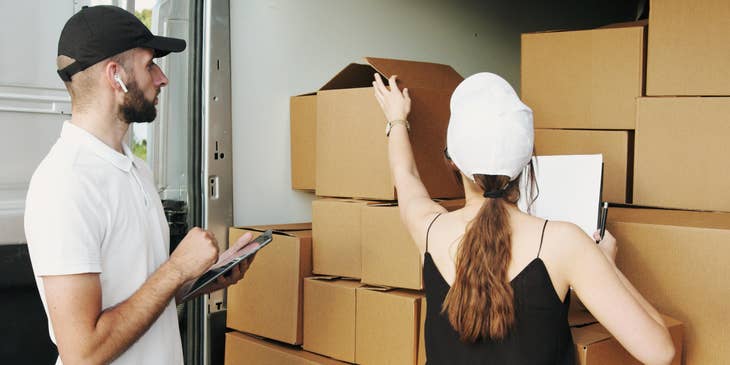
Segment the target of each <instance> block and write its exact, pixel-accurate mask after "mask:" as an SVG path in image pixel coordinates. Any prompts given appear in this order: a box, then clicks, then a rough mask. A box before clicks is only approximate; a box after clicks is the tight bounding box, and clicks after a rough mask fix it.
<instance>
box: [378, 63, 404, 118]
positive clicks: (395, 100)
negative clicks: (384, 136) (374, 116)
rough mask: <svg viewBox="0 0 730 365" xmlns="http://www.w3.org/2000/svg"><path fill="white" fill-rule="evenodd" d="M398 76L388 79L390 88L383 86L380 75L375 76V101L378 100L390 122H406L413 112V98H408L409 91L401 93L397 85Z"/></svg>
mask: <svg viewBox="0 0 730 365" xmlns="http://www.w3.org/2000/svg"><path fill="white" fill-rule="evenodd" d="M396 78H397V76H395V75H393V76H391V77H390V79H388V87H386V86H385V85H384V84H383V79H382V78H381V77H380V74H377V73H376V74H375V81H373V90H374V92H375V99H377V100H378V104H380V108H381V109H383V114H385V119H387V120H388V121H394V120H405V119H406V118H408V113H409V112H410V111H411V98H410V96H408V89H403V92H401V91H400V90H399V89H398V85H396Z"/></svg>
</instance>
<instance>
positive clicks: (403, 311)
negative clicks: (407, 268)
mask: <svg viewBox="0 0 730 365" xmlns="http://www.w3.org/2000/svg"><path fill="white" fill-rule="evenodd" d="M422 298H423V294H420V293H417V292H409V291H401V290H396V291H379V290H371V289H369V288H366V287H362V288H358V289H357V324H356V327H357V333H356V336H355V337H356V347H355V362H357V363H358V364H363V365H369V364H378V365H381V364H394V365H395V364H397V365H408V364H416V362H417V360H418V339H419V324H420V321H421V320H420V318H421V316H420V309H421V300H422Z"/></svg>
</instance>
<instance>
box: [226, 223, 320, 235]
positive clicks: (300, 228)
mask: <svg viewBox="0 0 730 365" xmlns="http://www.w3.org/2000/svg"><path fill="white" fill-rule="evenodd" d="M231 228H234V229H245V230H249V231H256V232H263V231H266V230H267V229H271V230H273V231H274V234H278V235H282V236H289V237H311V236H312V223H291V224H272V225H265V226H241V227H231Z"/></svg>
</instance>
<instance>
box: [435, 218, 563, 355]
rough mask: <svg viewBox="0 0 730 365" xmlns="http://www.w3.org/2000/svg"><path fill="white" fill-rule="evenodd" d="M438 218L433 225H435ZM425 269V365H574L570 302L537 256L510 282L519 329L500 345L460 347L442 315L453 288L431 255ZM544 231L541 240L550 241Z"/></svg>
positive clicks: (484, 341)
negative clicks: (552, 280) (556, 287)
mask: <svg viewBox="0 0 730 365" xmlns="http://www.w3.org/2000/svg"><path fill="white" fill-rule="evenodd" d="M436 218H438V215H437V216H436V217H435V218H434V219H433V221H431V225H433V222H435V221H436ZM431 225H429V227H428V230H427V232H426V257H425V259H424V263H423V283H424V289H425V291H426V301H427V306H426V307H427V310H426V329H425V339H426V360H427V362H428V364H429V365H440V364H449V365H452V364H470V365H471V364H500V365H501V364H508V365H521V364H525V365H548V364H549V365H574V364H575V361H576V357H575V350H574V347H573V338H572V336H571V334H570V327H569V326H568V305H569V300H570V296H567V298H566V299H565V301H564V302H562V301H561V300H560V298H559V297H558V295H557V294H556V293H555V289H554V288H553V284H552V282H551V281H550V275H549V274H548V272H547V268H546V267H545V263H544V262H543V261H542V259H540V250H542V237H541V238H540V248H539V249H538V251H537V256H536V257H535V259H533V260H532V261H531V262H530V263H529V264H528V265H527V266H525V268H524V269H522V271H521V272H520V273H519V274H517V276H516V277H515V278H514V279H513V280H512V281H511V282H510V284H511V285H512V288H513V290H514V300H515V307H514V308H515V325H514V327H513V329H512V330H511V331H510V332H509V334H508V335H507V336H506V337H505V338H504V339H502V340H501V341H492V340H490V339H480V340H477V341H476V342H475V343H473V344H469V343H464V342H461V341H459V334H458V333H457V332H456V330H454V328H453V327H452V326H451V323H449V319H448V317H447V316H446V314H442V313H441V306H442V305H443V302H444V299H445V298H446V294H447V293H448V291H449V289H450V286H449V284H448V283H447V282H446V280H445V279H444V278H443V276H441V273H440V272H439V270H438V268H437V267H436V264H435V263H434V262H433V259H432V258H431V254H430V253H429V252H428V231H430V230H431ZM545 226H547V221H545V225H543V228H542V236H543V237H544V235H545Z"/></svg>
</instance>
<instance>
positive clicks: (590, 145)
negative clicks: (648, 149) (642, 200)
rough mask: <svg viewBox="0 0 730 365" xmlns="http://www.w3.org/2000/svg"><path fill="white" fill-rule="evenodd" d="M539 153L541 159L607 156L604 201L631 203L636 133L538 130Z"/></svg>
mask: <svg viewBox="0 0 730 365" xmlns="http://www.w3.org/2000/svg"><path fill="white" fill-rule="evenodd" d="M535 153H536V154H537V155H538V156H550V155H590V154H598V153H600V154H603V192H602V199H603V200H605V201H609V202H613V203H630V202H631V194H632V191H631V190H632V178H633V168H634V163H633V162H634V161H633V160H634V156H633V153H634V135H633V132H630V131H591V130H560V129H536V130H535Z"/></svg>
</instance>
